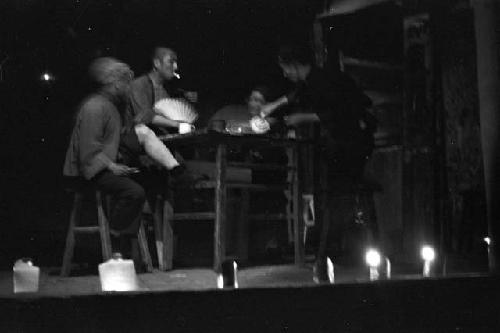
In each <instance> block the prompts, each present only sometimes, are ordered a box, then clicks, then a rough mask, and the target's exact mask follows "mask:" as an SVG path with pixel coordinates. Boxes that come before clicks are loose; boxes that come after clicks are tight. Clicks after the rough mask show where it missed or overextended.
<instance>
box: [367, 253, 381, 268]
mask: <svg viewBox="0 0 500 333" xmlns="http://www.w3.org/2000/svg"><path fill="white" fill-rule="evenodd" d="M365 260H366V264H367V265H368V266H370V267H378V266H379V265H380V261H381V257H380V253H379V252H378V251H377V250H375V249H369V250H368V251H366V256H365Z"/></svg>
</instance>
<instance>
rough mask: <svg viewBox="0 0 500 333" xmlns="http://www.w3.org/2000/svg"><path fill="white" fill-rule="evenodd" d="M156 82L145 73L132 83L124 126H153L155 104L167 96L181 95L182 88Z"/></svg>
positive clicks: (126, 127) (128, 128)
mask: <svg viewBox="0 0 500 333" xmlns="http://www.w3.org/2000/svg"><path fill="white" fill-rule="evenodd" d="M166 85H167V84H165V85H161V84H156V83H154V82H153V80H152V79H151V77H150V74H145V75H142V76H140V77H138V78H137V79H135V80H133V81H132V82H131V84H130V90H129V94H128V103H127V107H126V110H125V115H124V128H125V129H127V130H130V129H131V128H133V127H134V126H135V125H137V124H145V125H148V126H151V125H152V124H151V123H152V121H153V117H154V116H155V111H154V105H155V103H156V102H158V101H159V100H161V99H163V98H167V97H179V96H180V94H182V90H180V89H177V88H175V87H167V86H166Z"/></svg>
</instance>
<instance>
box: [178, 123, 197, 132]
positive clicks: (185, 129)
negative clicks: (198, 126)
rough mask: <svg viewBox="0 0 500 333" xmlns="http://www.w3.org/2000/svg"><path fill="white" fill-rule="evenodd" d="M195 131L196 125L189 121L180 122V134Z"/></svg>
mask: <svg viewBox="0 0 500 333" xmlns="http://www.w3.org/2000/svg"><path fill="white" fill-rule="evenodd" d="M192 131H194V125H191V124H189V123H180V124H179V134H186V133H191V132H192Z"/></svg>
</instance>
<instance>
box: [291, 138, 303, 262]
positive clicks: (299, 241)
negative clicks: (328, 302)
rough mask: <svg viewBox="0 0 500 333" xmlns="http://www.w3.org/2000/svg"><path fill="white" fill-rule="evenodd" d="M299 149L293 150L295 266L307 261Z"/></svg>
mask: <svg viewBox="0 0 500 333" xmlns="http://www.w3.org/2000/svg"><path fill="white" fill-rule="evenodd" d="M299 162H300V160H299V147H297V146H294V147H293V148H292V163H293V165H294V168H293V170H294V171H295V172H294V174H293V191H292V192H293V210H294V214H293V229H294V233H293V237H294V238H293V241H294V252H295V264H303V263H304V260H305V253H304V243H303V239H304V237H303V233H304V220H303V216H302V206H303V205H302V193H301V188H300V182H299Z"/></svg>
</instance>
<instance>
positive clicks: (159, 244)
mask: <svg viewBox="0 0 500 333" xmlns="http://www.w3.org/2000/svg"><path fill="white" fill-rule="evenodd" d="M162 215H163V207H162V200H161V196H158V197H157V198H156V202H155V207H154V212H153V227H154V231H155V245H156V255H157V256H158V269H159V270H160V271H165V270H166V268H165V256H164V255H163V237H162V222H163V221H162Z"/></svg>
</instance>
